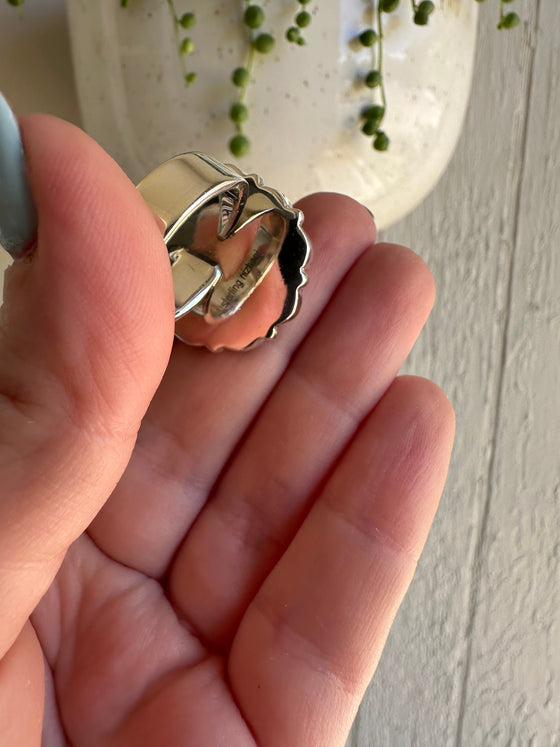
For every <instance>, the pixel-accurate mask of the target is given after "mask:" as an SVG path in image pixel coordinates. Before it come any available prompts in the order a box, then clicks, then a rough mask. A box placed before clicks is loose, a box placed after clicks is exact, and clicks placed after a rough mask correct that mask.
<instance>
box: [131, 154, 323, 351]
mask: <svg viewBox="0 0 560 747" xmlns="http://www.w3.org/2000/svg"><path fill="white" fill-rule="evenodd" d="M138 190H139V192H140V193H141V195H142V196H143V197H144V199H145V200H146V202H147V203H148V205H149V206H150V208H151V209H152V210H153V212H154V213H155V215H156V216H157V217H158V218H159V219H160V220H161V221H162V223H163V228H164V240H165V243H166V246H167V249H168V252H169V258H170V261H171V268H172V273H173V285H174V291H175V319H176V334H177V336H178V337H179V338H180V339H181V340H183V341H184V342H187V343H189V344H207V343H206V342H205V340H204V334H203V331H202V330H203V327H202V323H203V322H205V323H206V324H207V325H208V337H209V339H211V342H210V344H207V347H209V348H210V349H212V350H220V349H223V348H224V347H225V348H233V349H244V348H248V347H251V346H252V345H254V344H255V343H256V342H258V341H259V340H260V339H263V338H272V337H274V336H275V335H276V331H277V327H278V325H279V324H281V323H283V322H285V321H287V320H288V319H290V318H291V317H293V316H294V314H295V313H296V311H297V309H298V304H299V290H300V288H301V287H302V286H303V285H304V284H305V282H306V275H305V271H304V270H305V265H306V262H307V260H308V258H309V253H310V247H309V241H308V239H307V237H306V235H305V233H304V231H303V229H302V221H303V214H302V213H301V211H300V210H297V209H295V208H294V207H293V206H292V205H291V203H290V202H289V201H288V200H287V199H286V198H285V197H284V195H282V194H281V193H280V192H278V191H277V190H274V189H271V188H269V187H265V186H264V184H263V181H262V179H261V178H260V177H258V176H256V175H255V174H245V173H243V172H242V171H240V170H239V169H237V168H236V167H234V166H230V165H224V164H222V163H220V162H218V161H216V160H214V159H213V158H211V157H210V156H207V155H205V154H203V153H196V152H192V153H185V154H182V155H179V156H176V157H174V158H172V159H170V160H169V161H166V162H165V163H163V164H162V165H161V166H159V167H158V168H156V169H155V170H154V171H152V172H151V173H150V174H149V175H148V176H147V177H146V178H145V179H144V180H143V181H141V182H140V184H139V185H138ZM265 286H267V287H265ZM257 290H258V292H257ZM282 294H284V296H285V297H284V298H283V299H282V300H281V301H280V299H281V296H282ZM257 296H258V301H257V299H256V298H254V297H257ZM252 298H254V301H253V302H252V303H253V307H254V309H253V311H254V314H253V316H254V317H257V316H258V317H259V318H258V319H257V318H254V319H252V320H251V315H250V313H249V310H248V308H247V307H248V305H250V304H249V302H250V299H252ZM270 299H273V300H274V303H272V302H271V300H270ZM265 309H266V310H268V312H270V313H272V317H273V318H272V317H271V318H270V323H269V324H268V323H266V320H264V319H263V318H262V317H263V314H264V311H263V310H265ZM241 311H243V325H241V323H240V321H239V320H238V322H236V324H235V325H234V324H233V322H232V323H231V324H229V331H227V329H228V328H227V322H228V320H231V319H232V317H234V316H235V315H238V314H240V312H241ZM193 315H194V316H196V317H198V320H197V321H194V320H193V319H192V317H193ZM183 320H186V321H185V322H183ZM251 322H254V323H255V330H256V331H255V336H254V338H253V332H252V329H251ZM263 323H264V324H265V326H264V327H263ZM220 325H223V330H222V332H224V334H222V335H220V333H219V332H218V328H219V326H220ZM241 326H243V327H244V335H243V336H242V337H243V340H241V337H239V335H237V334H232V330H233V329H234V327H235V328H237V330H239V329H240V328H241ZM193 330H194V333H193ZM237 337H239V339H240V340H241V341H240V342H235V344H231V341H232V340H233V339H234V338H236V339H237ZM220 338H223V340H224V342H223V344H221V342H220Z"/></svg>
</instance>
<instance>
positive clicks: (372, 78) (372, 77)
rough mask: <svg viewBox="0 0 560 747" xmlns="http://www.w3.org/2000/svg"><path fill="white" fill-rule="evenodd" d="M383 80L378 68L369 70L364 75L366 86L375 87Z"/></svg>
mask: <svg viewBox="0 0 560 747" xmlns="http://www.w3.org/2000/svg"><path fill="white" fill-rule="evenodd" d="M382 82H383V77H382V75H381V73H380V72H379V70H370V72H369V73H368V74H367V75H366V77H365V84H366V86H367V87H368V88H377V86H380V85H381V83H382Z"/></svg>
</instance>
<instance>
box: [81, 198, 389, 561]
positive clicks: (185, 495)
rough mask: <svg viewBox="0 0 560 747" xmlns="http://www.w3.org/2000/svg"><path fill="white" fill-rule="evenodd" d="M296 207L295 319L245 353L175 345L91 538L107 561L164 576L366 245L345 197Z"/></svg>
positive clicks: (363, 213) (361, 217) (364, 216)
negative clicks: (301, 262) (305, 256)
mask: <svg viewBox="0 0 560 747" xmlns="http://www.w3.org/2000/svg"><path fill="white" fill-rule="evenodd" d="M299 207H300V208H301V209H302V210H303V211H304V214H305V224H304V225H305V230H306V232H307V233H308V235H309V237H310V240H311V243H312V246H313V254H312V262H311V266H310V268H309V278H310V279H309V284H308V285H307V286H306V287H305V288H304V289H303V293H302V299H303V300H302V307H301V311H300V313H299V314H298V316H297V317H296V318H295V319H294V320H293V321H291V322H290V323H289V324H287V325H285V326H283V327H281V328H280V330H279V335H278V338H276V339H275V340H273V341H272V342H266V343H263V345H262V346H261V347H260V348H257V349H255V350H251V351H249V352H246V353H228V352H225V353H220V354H218V355H216V354H212V353H209V352H208V351H206V350H200V349H196V348H190V347H188V346H186V345H183V344H182V343H178V344H176V346H175V348H174V351H173V355H172V358H171V361H170V365H169V368H168V370H167V372H166V375H165V378H164V380H163V382H162V386H161V387H160V388H159V390H158V392H157V394H156V397H155V398H154V401H153V403H152V405H151V407H150V410H149V411H148V415H147V417H146V419H145V421H144V423H143V425H142V429H141V431H140V434H139V438H138V445H137V448H136V449H135V452H134V455H133V458H132V460H131V463H130V465H129V467H128V469H127V472H126V474H125V475H124V478H123V480H122V481H121V483H120V484H119V486H118V488H117V490H116V491H115V493H114V495H113V496H112V497H111V500H110V501H109V502H108V503H107V505H106V506H105V507H104V509H103V511H102V512H101V513H100V515H99V516H98V517H97V519H96V521H95V523H94V526H93V527H92V530H91V531H92V536H93V537H94V539H95V541H96V542H97V544H98V545H99V546H100V547H102V548H103V550H104V551H105V552H107V553H108V554H109V555H111V557H113V558H115V559H116V560H118V561H120V562H122V563H125V564H127V565H130V566H132V567H134V568H137V569H138V570H142V571H143V572H146V573H149V574H151V575H162V574H164V573H165V571H166V569H167V567H168V564H169V562H170V561H171V559H172V558H173V556H174V555H175V553H176V551H177V548H178V546H179V544H180V543H181V541H182V539H183V537H184V535H185V533H186V532H187V531H188V529H189V527H190V525H191V524H192V522H193V521H194V519H195V518H196V516H197V515H198V513H199V511H200V509H201V507H202V506H203V505H204V503H205V502H206V499H207V497H208V493H209V491H210V490H211V488H212V486H213V484H214V482H215V481H216V479H217V477H218V475H219V474H220V472H221V471H222V469H223V466H224V463H225V462H226V461H227V460H228V458H229V457H230V455H231V453H232V451H233V450H234V449H235V447H236V445H237V443H238V441H239V440H240V438H241V437H242V436H243V434H244V432H245V431H246V429H247V428H248V426H249V425H250V423H251V422H252V420H253V419H254V417H255V415H256V414H257V412H258V411H259V409H260V407H261V406H262V405H263V403H264V401H265V400H266V398H267V397H268V395H269V394H270V391H271V390H272V388H273V387H274V385H275V384H276V382H277V380H278V378H279V377H280V376H281V375H282V373H283V371H284V370H285V368H286V366H287V365H288V362H289V360H290V357H291V355H292V354H293V352H294V350H295V349H296V348H297V347H298V345H299V344H300V343H301V341H302V339H303V338H304V337H305V335H306V334H307V332H308V331H309V330H310V329H311V328H312V327H313V325H314V324H315V322H316V320H317V318H318V317H319V316H320V314H321V313H322V311H323V309H324V307H325V305H326V304H327V303H328V302H329V300H330V298H331V296H332V294H333V292H334V291H335V289H336V287H337V286H338V284H339V283H340V280H341V278H342V277H343V276H344V275H345V274H346V273H347V272H348V270H349V269H350V267H352V265H353V263H354V262H355V261H356V258H357V257H358V256H360V254H362V252H363V251H364V250H365V249H366V248H367V247H369V246H370V245H371V244H372V243H373V242H374V240H375V224H374V223H373V221H372V218H371V215H370V214H369V212H368V211H367V210H366V209H365V208H364V207H363V206H362V205H359V204H358V203H356V202H354V201H353V200H351V199H349V198H348V197H344V196H342V195H332V194H321V195H314V196H312V197H309V198H306V199H305V200H303V201H302V202H301V203H300V205H299ZM146 486H150V487H149V489H147V488H146ZM125 527H126V536H125V532H124V531H123V529H124V528H125Z"/></svg>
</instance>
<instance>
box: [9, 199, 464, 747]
mask: <svg viewBox="0 0 560 747" xmlns="http://www.w3.org/2000/svg"><path fill="white" fill-rule="evenodd" d="M302 207H303V209H304V211H305V216H306V223H305V227H306V230H307V231H308V233H309V235H310V237H311V240H312V244H313V245H314V247H315V255H314V259H313V264H312V268H311V273H312V275H311V276H312V282H311V283H310V285H309V287H308V288H306V289H305V294H304V306H303V309H302V311H301V313H300V315H299V316H298V319H297V322H294V323H292V324H290V325H287V326H286V327H285V328H283V329H282V330H281V334H280V336H279V338H278V340H275V341H274V342H272V343H268V344H264V345H263V346H262V347H260V348H259V349H257V350H255V351H252V352H250V353H247V354H235V353H224V354H220V355H212V354H210V353H208V352H207V351H204V350H199V349H195V348H188V347H186V346H184V345H181V344H176V345H175V347H174V349H173V353H172V356H171V360H170V363H169V366H168V368H167V371H166V373H165V376H164V379H163V381H162V383H161V385H160V387H159V389H158V391H157V393H156V396H155V398H154V399H153V401H152V403H151V405H150V408H149V410H148V412H147V414H146V416H145V418H144V420H143V423H142V426H141V429H140V432H139V436H138V441H137V443H136V446H135V449H134V451H133V454H132V457H131V459H130V462H129V463H128V466H127V468H126V470H125V472H124V475H123V476H122V478H121V480H120V482H119V484H118V485H117V487H116V489H115V490H114V492H113V493H112V495H111V497H110V498H109V500H108V501H107V503H106V504H105V505H104V507H103V508H102V509H101V511H100V513H99V514H98V515H97V517H96V518H95V520H94V521H93V523H91V524H90V526H89V528H88V530H87V532H86V533H85V534H83V535H82V536H80V537H79V538H78V539H77V540H76V541H75V542H74V544H73V545H72V546H71V548H70V550H69V551H68V553H67V555H66V558H65V560H64V562H63V563H62V566H61V567H60V570H59V572H58V575H57V577H56V579H55V581H54V583H53V584H52V585H51V587H50V588H49V591H48V592H47V594H46V596H45V597H44V598H43V600H42V601H41V603H40V604H39V606H38V607H37V609H36V610H35V612H34V615H33V617H32V623H33V626H34V628H35V631H36V633H37V636H38V639H39V642H40V644H41V647H42V649H43V652H44V655H45V658H46V660H47V661H48V663H49V665H50V671H51V673H52V678H51V679H52V682H51V687H50V688H49V689H48V691H47V699H46V702H47V707H46V714H47V717H46V722H47V726H46V727H45V733H46V734H47V738H46V742H45V743H46V744H47V745H48V747H51V745H53V746H55V745H58V744H64V739H67V740H68V741H69V743H70V744H71V745H72V746H73V747H82V746H83V747H89V745H92V746H95V747H99V746H100V745H107V746H109V745H111V747H119V746H120V745H135V747H142V745H150V747H153V745H165V746H167V745H169V747H183V745H196V747H205V745H212V747H216V746H217V745H222V744H223V745H232V746H234V745H235V746H237V745H239V746H240V747H242V746H244V745H255V744H258V745H263V747H275V746H276V745H282V747H285V745H287V744H290V745H294V746H296V747H297V746H298V745H302V746H303V745H317V747H331V745H332V746H333V747H334V745H340V744H343V743H344V740H345V735H346V733H347V731H348V728H349V726H350V724H351V721H352V718H353V715H354V713H355V710H356V708H357V705H358V703H359V700H360V697H361V695H362V694H363V691H364V689H365V687H366V686H367V683H368V681H369V679H370V677H371V675H372V673H373V671H374V668H375V665H376V663H377V660H378V658H379V655H380V652H381V649H382V646H383V643H384V640H385V637H386V635H387V632H388V628H389V625H390V622H391V620H392V618H393V616H394V614H395V612H396V609H397V607H398V604H399V602H400V599H401V598H402V595H403V594H404V591H405V590H406V587H407V585H408V583H409V581H410V578H411V576H412V573H413V570H414V565H415V560H416V558H417V556H418V554H419V552H420V550H421V547H422V544H423V542H424V539H425V535H426V532H427V529H428V526H429V523H430V519H431V516H432V515H433V511H434V510H435V505H436V503H437V498H438V494H439V491H440V490H441V485H442V482H443V479H444V474H445V469H446V464H447V458H448V452H449V446H450V440H451V418H450V414H449V409H448V408H447V406H446V405H445V408H446V409H445V411H442V409H441V408H442V407H444V404H443V399H442V396H441V395H440V393H439V392H437V390H436V389H435V387H433V385H431V384H429V383H428V382H425V381H421V380H416V379H411V378H404V379H397V380H396V381H393V380H394V378H395V376H396V374H397V371H398V369H399V367H400V366H401V364H402V362H403V360H404V358H405V357H406V355H407V353H408V351H409V349H410V347H411V346H412V344H413V342H414V340H415V338H416V336H417V335H418V333H419V331H420V328H421V326H422V324H423V322H424V320H425V317H426V315H427V313H428V311H429V307H430V304H431V300H432V285H431V280H430V278H429V274H428V273H427V272H426V270H425V268H424V266H423V265H422V263H421V262H420V261H419V260H418V259H417V258H416V257H414V255H412V254H411V253H410V252H408V251H407V250H404V249H402V248H399V247H395V246H389V245H377V246H376V247H375V248H374V249H369V247H370V245H371V244H372V242H373V241H374V238H375V237H374V229H373V224H372V222H371V220H370V218H369V216H368V215H367V213H366V212H365V211H364V210H363V209H362V208H361V207H359V206H357V205H356V204H355V203H351V202H350V201H349V200H347V199H344V198H340V197H337V196H333V195H330V196H329V195H324V196H316V197H312V198H308V199H307V200H306V201H304V204H303V205H302ZM0 675H1V672H0ZM0 684H1V682H0Z"/></svg>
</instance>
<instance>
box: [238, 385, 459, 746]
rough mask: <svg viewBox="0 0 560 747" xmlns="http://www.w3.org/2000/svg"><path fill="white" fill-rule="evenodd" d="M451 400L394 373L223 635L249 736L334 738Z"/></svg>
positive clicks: (448, 427)
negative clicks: (229, 643) (231, 636)
mask: <svg viewBox="0 0 560 747" xmlns="http://www.w3.org/2000/svg"><path fill="white" fill-rule="evenodd" d="M453 432H454V416H453V410H452V408H451V405H450V404H449V402H448V400H447V399H446V398H445V396H444V395H443V393H442V392H441V391H440V390H439V389H438V388H437V387H436V386H435V385H434V384H432V383H431V382H429V381H426V380H424V379H418V378H414V377H402V378H399V379H397V380H396V381H395V382H394V383H393V385H392V386H391V387H390V389H389V390H388V391H387V393H386V394H385V396H384V397H383V399H382V400H381V402H380V403H379V404H378V406H377V407H376V409H375V410H374V411H373V413H372V414H371V415H370V416H369V418H368V419H367V420H366V421H365V423H364V424H363V426H362V428H361V430H360V431H359V432H358V434H357V435H356V437H355V439H354V441H353V442H352V443H351V445H350V446H349V447H348V449H347V451H346V453H345V455H344V457H343V459H342V460H341V461H340V463H339V464H338V466H337V467H336V469H335V471H334V472H333V474H332V477H331V478H330V480H329V481H328V483H327V485H326V487H325V489H324V490H323V493H322V495H321V496H320V497H319V499H318V501H317V502H316V504H315V506H314V507H313V509H312V511H311V512H310V514H309V516H308V517H307V519H306V520H305V522H304V524H303V525H302V527H301V529H300V531H299V532H298V534H297V535H296V537H295V539H294V541H293V542H292V544H291V545H290V547H289V548H288V550H287V552H286V553H285V555H284V557H283V558H282V560H281V561H280V562H279V563H278V565H277V566H276V568H275V569H274V571H273V572H272V574H271V575H270V576H269V577H268V579H267V581H266V582H265V583H264V584H263V586H262V587H261V589H260V591H259V593H258V595H257V596H256V597H255V599H254V600H253V602H252V604H251V605H250V607H249V608H248V610H247V613H246V615H245V617H244V619H243V621H242V623H241V626H240V628H239V630H238V633H237V636H236V638H235V640H234V643H233V647H232V651H231V657H230V665H229V674H230V678H231V683H232V687H233V690H234V692H235V694H236V698H237V702H238V704H239V706H240V708H241V710H242V712H243V714H244V716H245V718H246V720H247V722H248V723H249V725H250V727H251V728H252V730H253V733H254V734H255V736H256V739H257V742H258V743H259V744H265V745H266V746H267V747H277V746H278V747H285V745H287V744H290V745H298V746H300V745H301V747H304V746H307V745H309V746H310V747H311V746H314V745H321V747H327V746H328V747H336V746H337V745H343V744H344V743H345V740H346V738H347V736H348V732H349V730H350V727H351V725H352V721H353V719H354V716H355V714H356V711H357V708H358V706H359V703H360V700H361V698H362V696H363V693H364V691H365V689H366V687H367V685H368V683H369V680H370V679H371V677H372V675H373V673H374V671H375V668H376V666H377V662H378V661H379V657H380V656H381V651H382V649H383V646H384V644H385V640H386V638H387V635H388V633H389V629H390V626H391V623H392V622H393V619H394V617H395V614H396V612H397V609H398V607H399V605H400V603H401V601H402V599H403V597H404V595H405V593H406V590H407V589H408V586H409V584H410V582H411V580H412V576H413V574H414V570H415V568H416V563H417V560H418V557H419V555H420V553H421V551H422V547H423V545H424V542H425V540H426V537H427V534H428V531H429V528H430V525H431V522H432V519H433V516H434V513H435V511H436V508H437V504H438V501H439V497H440V494H441V491H442V489H443V485H444V481H445V476H446V473H447V467H448V463H449V457H450V452H451V445H452V441H453Z"/></svg>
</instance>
